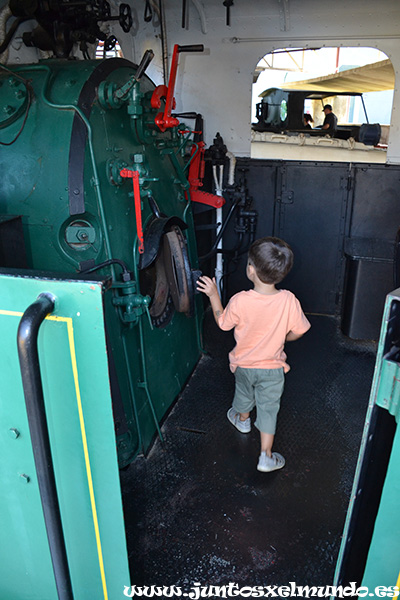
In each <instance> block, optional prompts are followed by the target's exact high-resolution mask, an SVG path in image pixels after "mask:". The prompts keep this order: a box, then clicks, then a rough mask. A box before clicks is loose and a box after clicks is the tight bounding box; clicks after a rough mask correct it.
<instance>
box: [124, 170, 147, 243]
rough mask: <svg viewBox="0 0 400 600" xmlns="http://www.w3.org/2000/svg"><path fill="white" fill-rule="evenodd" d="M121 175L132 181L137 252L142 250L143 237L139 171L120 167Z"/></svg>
mask: <svg viewBox="0 0 400 600" xmlns="http://www.w3.org/2000/svg"><path fill="white" fill-rule="evenodd" d="M119 174H120V175H121V177H131V178H132V181H133V198H134V201H135V215H136V233H137V236H138V240H139V246H138V248H139V254H143V252H144V239H143V225H142V200H141V198H140V187H139V171H132V170H131V169H121V171H120V172H119Z"/></svg>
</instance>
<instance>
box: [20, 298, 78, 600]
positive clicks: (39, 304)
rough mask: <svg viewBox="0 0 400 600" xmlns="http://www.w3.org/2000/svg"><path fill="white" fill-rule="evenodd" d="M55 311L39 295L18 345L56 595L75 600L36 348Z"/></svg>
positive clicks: (24, 321)
mask: <svg viewBox="0 0 400 600" xmlns="http://www.w3.org/2000/svg"><path fill="white" fill-rule="evenodd" d="M53 310H54V297H53V296H52V295H51V294H45V293H44V294H40V296H39V297H38V298H37V300H36V302H34V303H33V304H31V305H30V306H29V307H28V308H27V309H26V311H25V312H24V314H23V316H22V317H21V321H20V324H19V327H18V334H17V344H18V356H19V363H20V368H21V376H22V386H23V389H24V396H25V404H26V412H27V415H28V423H29V431H30V434H31V442H32V450H33V457H34V460H35V467H36V474H37V480H38V485H39V492H40V498H41V501H42V509H43V515H44V521H45V525H46V531H47V538H48V541H49V547H50V554H51V560H52V563H53V570H54V577H55V582H56V588H57V594H58V598H59V600H73V594H72V585H71V576H70V572H69V566H68V559H67V551H66V548H65V539H64V532H63V528H62V523H61V514H60V505H59V502H58V496H57V488H56V481H55V476H54V467H53V459H52V456H51V448H50V438H49V430H48V426H47V419H46V409H45V404H44V397H43V386H42V378H41V374H40V364H39V353H38V347H37V340H38V334H39V328H40V325H41V324H42V323H43V321H44V319H45V318H46V316H47V315H48V314H50V313H51V312H52V311H53Z"/></svg>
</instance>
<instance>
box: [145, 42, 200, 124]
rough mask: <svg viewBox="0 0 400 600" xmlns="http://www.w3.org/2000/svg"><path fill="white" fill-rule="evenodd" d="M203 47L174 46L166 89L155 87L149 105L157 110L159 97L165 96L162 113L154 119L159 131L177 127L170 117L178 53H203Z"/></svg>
mask: <svg viewBox="0 0 400 600" xmlns="http://www.w3.org/2000/svg"><path fill="white" fill-rule="evenodd" d="M203 50H204V46H203V45H202V44H193V45H191V46H179V45H178V44H175V46H174V51H173V54H172V60H171V71H170V73H169V82H168V87H166V86H165V85H161V86H158V87H156V89H155V90H154V92H153V96H152V98H151V105H152V107H153V108H159V107H160V106H161V101H160V100H161V97H162V96H165V109H164V113H162V112H159V113H158V115H157V116H156V118H155V120H154V121H155V124H156V125H157V127H158V128H159V129H160V130H161V131H163V132H164V131H165V130H166V129H168V127H176V126H177V125H179V121H178V119H176V118H175V117H171V112H172V110H173V109H174V108H175V98H174V89H175V80H176V72H177V70H178V56H179V53H180V52H203Z"/></svg>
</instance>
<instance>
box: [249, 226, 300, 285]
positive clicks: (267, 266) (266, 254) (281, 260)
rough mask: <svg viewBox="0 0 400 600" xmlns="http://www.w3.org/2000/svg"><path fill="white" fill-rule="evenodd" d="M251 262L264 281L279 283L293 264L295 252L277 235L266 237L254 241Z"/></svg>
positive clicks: (250, 256)
mask: <svg viewBox="0 0 400 600" xmlns="http://www.w3.org/2000/svg"><path fill="white" fill-rule="evenodd" d="M249 262H250V264H252V265H253V267H254V268H255V270H256V273H257V277H258V278H259V279H260V281H262V282H263V283H270V284H273V283H279V282H280V281H282V279H284V278H285V277H286V275H287V274H288V273H289V271H290V269H291V268H292V266H293V252H292V249H291V247H290V246H289V244H287V243H286V242H284V241H283V240H280V239H279V238H276V237H264V238H260V239H259V240H256V241H255V242H253V244H252V245H251V246H250V250H249Z"/></svg>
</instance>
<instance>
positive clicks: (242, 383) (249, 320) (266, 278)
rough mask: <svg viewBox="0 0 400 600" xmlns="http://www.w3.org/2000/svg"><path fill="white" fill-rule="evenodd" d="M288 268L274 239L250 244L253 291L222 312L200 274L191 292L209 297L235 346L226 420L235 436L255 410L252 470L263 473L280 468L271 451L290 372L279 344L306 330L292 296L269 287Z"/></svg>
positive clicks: (289, 259) (284, 247)
mask: <svg viewBox="0 0 400 600" xmlns="http://www.w3.org/2000/svg"><path fill="white" fill-rule="evenodd" d="M292 264H293V252H292V250H291V248H290V246H289V245H288V244H287V243H286V242H284V241H283V240H280V239H279V238H275V237H265V238H261V239H259V240H256V241H255V242H254V243H253V244H252V245H251V246H250V250H249V256H248V262H247V270H246V274H247V277H248V279H250V281H251V282H252V283H253V284H254V289H252V290H249V291H242V292H239V293H238V294H235V295H234V296H233V297H232V298H231V299H230V301H229V303H228V305H227V307H226V308H225V310H224V309H223V307H222V304H221V300H220V298H219V295H218V289H217V286H216V284H215V278H214V279H213V280H211V279H210V278H209V277H206V276H204V275H203V276H202V277H200V279H199V280H198V283H197V289H198V290H199V291H200V292H203V293H204V294H206V295H207V296H208V297H209V298H210V302H211V307H212V310H213V313H214V318H215V321H216V323H217V325H218V326H219V327H220V328H221V329H223V330H224V331H229V330H230V329H234V336H235V341H236V345H235V347H234V348H233V350H232V351H231V352H230V353H229V363H230V369H231V371H232V372H233V373H234V374H235V381H236V387H235V395H234V399H233V405H232V407H231V408H230V409H229V410H228V413H227V417H228V419H229V421H230V422H231V423H232V425H234V426H235V427H236V429H238V430H239V431H240V432H241V433H249V432H250V429H251V421H250V412H251V411H252V409H253V408H254V407H255V406H256V408H257V418H256V421H255V426H256V427H257V429H258V430H259V431H260V437H261V454H260V457H259V460H258V465H257V469H258V470H259V471H263V472H269V471H275V470H276V469H281V468H282V467H283V466H284V464H285V459H284V458H283V456H282V455H281V454H278V452H272V445H273V442H274V436H275V428H276V419H277V415H278V411H279V407H280V399H281V395H282V392H283V385H284V373H287V372H288V371H289V369H290V367H289V365H288V364H287V363H286V354H285V352H284V345H285V342H289V341H292V340H297V339H298V338H300V337H301V336H302V335H303V334H304V333H305V332H306V331H307V330H308V329H309V328H310V323H309V322H308V320H307V318H306V317H305V315H304V313H303V311H302V309H301V306H300V302H299V301H298V300H297V298H296V296H295V295H294V294H292V292H289V291H288V290H281V289H279V290H278V289H276V287H275V284H277V283H279V282H280V281H282V279H283V278H284V277H285V276H286V275H287V274H288V273H289V271H290V269H291V268H292Z"/></svg>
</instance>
